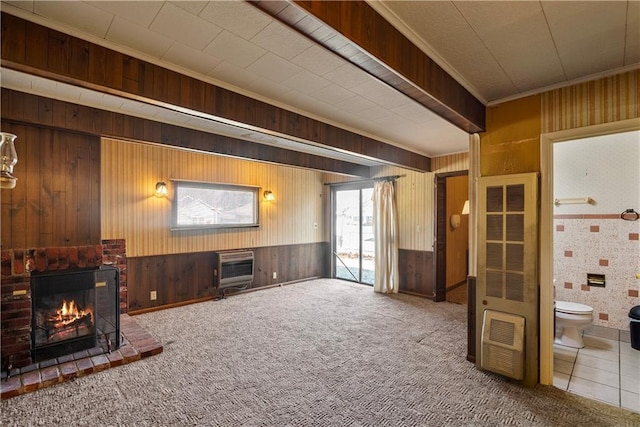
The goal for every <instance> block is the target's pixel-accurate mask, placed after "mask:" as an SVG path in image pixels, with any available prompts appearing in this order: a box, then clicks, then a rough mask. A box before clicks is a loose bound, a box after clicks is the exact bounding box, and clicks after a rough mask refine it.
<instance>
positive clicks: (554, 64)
mask: <svg viewBox="0 0 640 427" xmlns="http://www.w3.org/2000/svg"><path fill="white" fill-rule="evenodd" d="M456 6H457V7H458V10H460V12H461V13H462V14H463V16H464V19H465V20H466V21H467V22H468V23H469V24H470V25H471V27H472V28H473V30H474V31H475V33H476V34H477V35H478V37H480V39H481V40H482V43H483V44H484V45H485V46H486V47H487V49H488V50H489V51H490V52H491V55H492V56H493V57H494V58H495V59H496V60H497V62H498V63H499V64H500V68H502V70H504V72H505V73H506V74H507V76H508V77H509V79H510V80H511V81H512V82H513V84H514V85H515V86H516V88H517V89H518V90H519V91H520V92H525V91H528V90H532V89H535V88H536V87H539V84H540V83H541V82H540V76H541V75H542V76H545V79H544V81H543V82H542V84H543V85H544V86H548V85H551V84H554V83H557V82H560V81H562V80H564V79H565V75H564V72H563V69H562V65H561V64H560V58H558V55H557V53H556V48H555V45H554V43H553V39H552V37H551V33H550V32H549V28H548V26H547V21H546V19H545V16H544V13H543V12H542V7H541V5H540V4H539V3H536V2H521V3H520V4H519V5H518V7H517V8H509V7H504V5H503V4H501V3H500V2H497V3H496V2H458V3H456ZM523 46H528V47H527V52H526V54H524V55H523V54H522V49H523Z"/></svg>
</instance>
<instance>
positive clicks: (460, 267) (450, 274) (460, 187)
mask: <svg viewBox="0 0 640 427" xmlns="http://www.w3.org/2000/svg"><path fill="white" fill-rule="evenodd" d="M467 200H469V172H468V171H458V172H451V173H443V174H437V175H436V242H435V254H434V255H435V276H436V277H435V283H436V290H435V295H434V301H445V300H446V301H450V302H455V303H458V304H466V303H467V289H466V287H467V275H468V269H469V265H468V259H469V257H468V251H469V215H468V212H467V213H463V208H464V205H465V202H466V201H467Z"/></svg>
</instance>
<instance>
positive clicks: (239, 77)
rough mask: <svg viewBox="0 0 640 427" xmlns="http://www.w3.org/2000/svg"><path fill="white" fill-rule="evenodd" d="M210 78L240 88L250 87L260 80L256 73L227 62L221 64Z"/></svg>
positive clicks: (212, 72)
mask: <svg viewBox="0 0 640 427" xmlns="http://www.w3.org/2000/svg"><path fill="white" fill-rule="evenodd" d="M209 76H211V77H213V78H214V79H217V80H219V81H221V82H227V83H229V84H231V85H234V86H237V87H239V88H241V87H249V85H250V84H251V83H252V82H253V81H254V80H256V79H257V78H258V76H257V75H255V74H254V73H252V72H250V71H247V70H245V69H244V68H240V67H238V66H236V65H233V64H231V63H229V62H226V61H223V62H221V63H220V64H219V65H218V66H217V67H216V68H214V69H213V70H211V71H210V72H209Z"/></svg>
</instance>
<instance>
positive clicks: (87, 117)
mask: <svg viewBox="0 0 640 427" xmlns="http://www.w3.org/2000/svg"><path fill="white" fill-rule="evenodd" d="M2 118H3V119H5V120H10V121H13V122H16V123H28V124H31V125H37V126H43V127H48V128H57V129H65V130H68V131H71V132H78V133H84V134H87V135H94V136H96V137H102V136H108V137H112V138H121V139H127V140H138V141H145V142H153V143H157V144H162V145H166V146H170V147H178V148H185V149H187V150H197V151H201V152H205V153H215V154H220V155H224V156H234V157H238V158H244V159H252V160H258V161H265V162H271V163H277V164H286V165H291V166H296V167H303V168H308V169H318V170H326V171H332V172H339V173H346V174H351V175H357V176H369V167H367V166H363V165H356V164H354V163H350V162H345V161H342V160H335V159H329V158H326V157H320V156H316V155H312V154H306V153H300V152H297V151H291V150H287V149H283V148H280V147H274V146H268V145H262V144H256V143H253V142H249V141H245V140H240V139H236V138H231V137H228V136H224V135H216V134H211V133H208V132H203V131H199V130H194V129H188V128H184V127H180V126H175V125H170V124H166V123H162V122H157V121H153V120H147V119H141V118H138V117H132V116H127V115H124V114H119V113H114V112H111V111H105V110H100V109H98V108H92V107H85V106H83V105H78V104H73V103H70V102H64V101H59V100H56V99H50V98H45V97H42V96H37V95H31V94H26V93H23V92H17V91H14V90H9V89H2Z"/></svg>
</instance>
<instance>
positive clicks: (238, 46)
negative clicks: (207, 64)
mask: <svg viewBox="0 0 640 427" xmlns="http://www.w3.org/2000/svg"><path fill="white" fill-rule="evenodd" d="M203 52H205V53H207V54H209V55H212V56H215V57H216V58H220V59H222V60H223V61H227V62H230V63H232V64H234V65H236V66H238V67H241V68H246V67H248V66H249V65H251V64H252V63H254V62H255V61H256V60H257V59H258V58H260V57H261V56H263V55H264V54H265V53H266V52H267V51H266V50H264V49H263V48H261V47H260V46H256V45H254V44H253V43H251V42H248V41H247V40H245V39H243V38H242V37H239V36H236V35H235V34H232V33H230V32H229V31H223V32H222V33H220V35H219V36H218V37H216V38H215V40H213V41H212V42H211V43H210V44H209V45H208V46H207V47H206V48H205V49H204V50H203Z"/></svg>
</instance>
